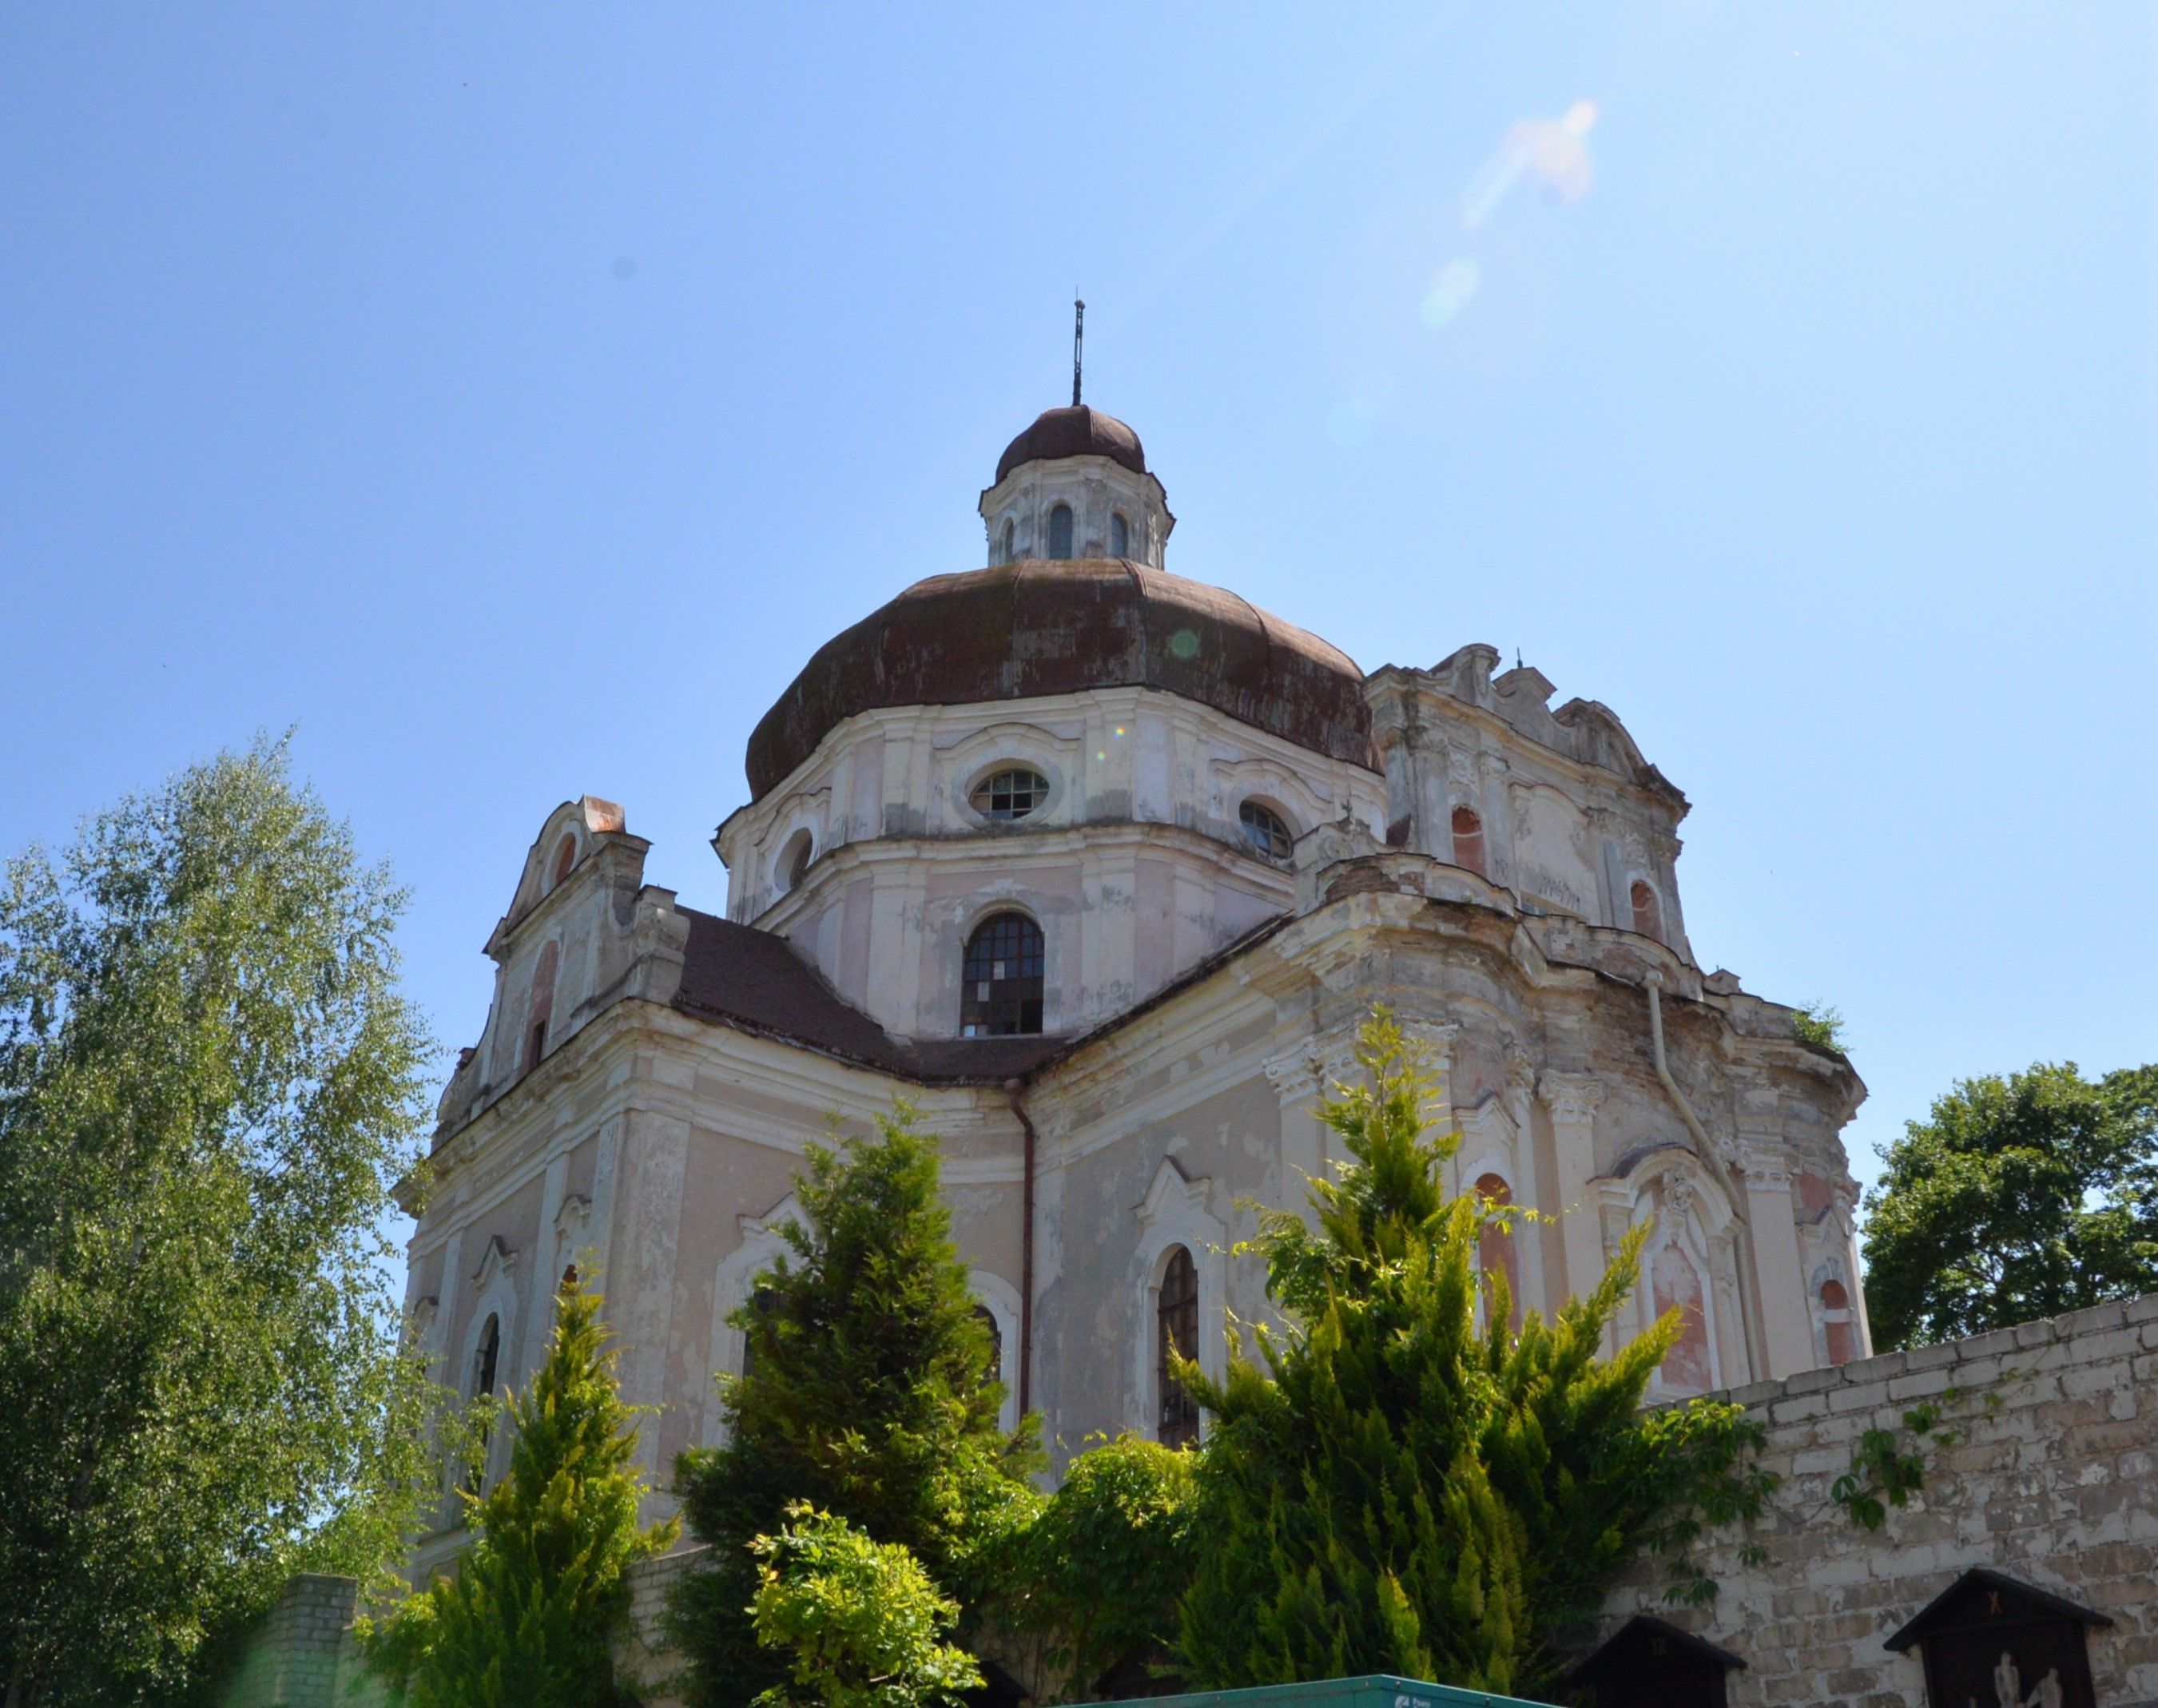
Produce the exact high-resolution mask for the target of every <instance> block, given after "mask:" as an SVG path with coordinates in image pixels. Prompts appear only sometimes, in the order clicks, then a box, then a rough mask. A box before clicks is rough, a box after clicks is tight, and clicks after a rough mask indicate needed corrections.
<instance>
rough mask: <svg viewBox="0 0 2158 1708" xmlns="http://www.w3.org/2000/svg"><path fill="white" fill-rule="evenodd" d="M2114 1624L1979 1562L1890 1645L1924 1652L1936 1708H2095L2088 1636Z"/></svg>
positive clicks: (1931, 1699)
mask: <svg viewBox="0 0 2158 1708" xmlns="http://www.w3.org/2000/svg"><path fill="white" fill-rule="evenodd" d="M2111 1623H2113V1621H2112V1620H2111V1619H2109V1618H2107V1617H2106V1616H2105V1615H2104V1613H2099V1612H2097V1611H2096V1610H2095V1609H2093V1608H2090V1607H2081V1606H2078V1604H2077V1603H2076V1602H2072V1601H2069V1600H2068V1599H2067V1598H2066V1597H2062V1596H2057V1595H2051V1594H2048V1593H2047V1592H2046V1591H2044V1590H2042V1589H2034V1588H2033V1587H2031V1586H2030V1585H2029V1584H2027V1583H2018V1582H2016V1580H2015V1579H2014V1578H2012V1577H2009V1576H2005V1575H2003V1574H2002V1573H2001V1572H1998V1571H1987V1570H1985V1568H1984V1567H1983V1566H1980V1567H1977V1568H1975V1569H1974V1570H1972V1571H1966V1572H1965V1573H1964V1575H1963V1576H1961V1577H1959V1578H1958V1579H1957V1580H1956V1581H1955V1582H1954V1583H1952V1584H1950V1585H1949V1587H1947V1588H1946V1589H1944V1590H1943V1591H1942V1592H1940V1594H1939V1595H1938V1596H1936V1597H1933V1600H1932V1601H1931V1602H1928V1604H1927V1606H1926V1608H1925V1611H1924V1612H1923V1613H1920V1614H1919V1615H1918V1618H1915V1619H1913V1620H1912V1621H1911V1623H1909V1624H1908V1625H1906V1626H1905V1627H1904V1628H1902V1630H1900V1631H1898V1632H1897V1633H1896V1634H1895V1635H1894V1636H1893V1637H1891V1638H1889V1639H1888V1645H1887V1646H1888V1647H1889V1648H1890V1649H1892V1650H1894V1651H1895V1652H1896V1653H1897V1654H1909V1653H1910V1652H1911V1651H1912V1650H1913V1649H1918V1651H1919V1652H1920V1654H1921V1656H1922V1658H1923V1663H1924V1665H1925V1669H1926V1700H1928V1702H1929V1703H1930V1704H1932V1705H1933V1708H1965V1705H1967V1704H1971V1703H1975V1704H1977V1705H1978V1708H2096V1705H2097V1700H2098V1697H2097V1693H2096V1692H2095V1691H2094V1690H2093V1688H2092V1685H2091V1669H2090V1655H2089V1652H2088V1649H2087V1648H2086V1646H2085V1643H2084V1641H2083V1638H2084V1633H2086V1632H2087V1631H2088V1629H2089V1628H2091V1627H2092V1626H2093V1625H2110V1624H2111Z"/></svg>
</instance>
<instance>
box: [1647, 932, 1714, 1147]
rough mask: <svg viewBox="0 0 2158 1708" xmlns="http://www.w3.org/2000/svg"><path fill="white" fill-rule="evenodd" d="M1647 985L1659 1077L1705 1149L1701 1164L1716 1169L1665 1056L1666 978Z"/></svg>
mask: <svg viewBox="0 0 2158 1708" xmlns="http://www.w3.org/2000/svg"><path fill="white" fill-rule="evenodd" d="M1644 983H1646V984H1647V985H1648V987H1649V1045H1650V1046H1651V1047H1652V1048H1653V1050H1655V1057H1656V1077H1657V1078H1658V1079H1659V1080H1660V1081H1663V1086H1664V1090H1665V1092H1666V1093H1668V1094H1669V1096H1670V1100H1671V1107H1673V1108H1675V1109H1676V1110H1677V1111H1678V1112H1679V1119H1680V1120H1681V1121H1683V1122H1686V1131H1687V1132H1688V1133H1691V1134H1692V1135H1693V1142H1694V1143H1695V1144H1696V1145H1698V1146H1699V1147H1700V1148H1701V1161H1703V1162H1704V1163H1706V1164H1709V1165H1710V1166H1711V1168H1712V1167H1714V1166H1715V1164H1716V1149H1715V1147H1714V1146H1712V1145H1711V1144H1710V1143H1709V1142H1708V1134H1707V1133H1706V1131H1705V1130H1704V1129H1703V1128H1702V1127H1701V1122H1699V1121H1697V1120H1696V1119H1695V1117H1694V1112H1693V1108H1692V1106H1691V1105H1690V1104H1689V1103H1688V1102H1686V1093H1685V1092H1684V1091H1680V1089H1679V1082H1678V1081H1676V1080H1675V1079H1673V1078H1672V1077H1671V1065H1670V1061H1669V1060H1666V1059H1665V1055H1664V1001H1663V997H1664V975H1663V974H1662V973H1657V972H1655V971H1651V972H1650V973H1649V976H1648V978H1646V979H1645V980H1644Z"/></svg>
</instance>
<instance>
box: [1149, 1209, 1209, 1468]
mask: <svg viewBox="0 0 2158 1708" xmlns="http://www.w3.org/2000/svg"><path fill="white" fill-rule="evenodd" d="M1172 1352H1173V1353H1174V1354H1175V1356H1177V1357H1179V1358H1196V1357H1197V1356H1198V1355H1199V1266H1198V1265H1197V1264H1195V1263H1194V1262H1192V1261H1191V1253H1190V1252H1189V1251H1186V1250H1185V1248H1184V1247H1183V1246H1171V1247H1170V1248H1169V1262H1168V1264H1167V1266H1166V1267H1164V1269H1163V1270H1162V1272H1161V1288H1160V1291H1159V1293H1157V1294H1156V1295H1155V1298H1154V1391H1155V1393H1156V1394H1157V1395H1158V1396H1159V1408H1158V1411H1157V1414H1156V1420H1155V1424H1154V1439H1155V1440H1157V1441H1159V1442H1161V1444H1162V1445H1163V1446H1164V1447H1190V1445H1192V1444H1193V1443H1194V1442H1196V1441H1197V1440H1198V1439H1199V1402H1198V1401H1196V1400H1195V1399H1193V1398H1192V1397H1191V1396H1190V1393H1189V1392H1188V1391H1186V1390H1185V1385H1184V1384H1183V1383H1181V1382H1180V1381H1179V1380H1177V1379H1176V1376H1175V1372H1174V1371H1173V1370H1171V1368H1170V1365H1169V1357H1170V1355H1171V1354H1172Z"/></svg>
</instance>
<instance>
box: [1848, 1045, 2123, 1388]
mask: <svg viewBox="0 0 2158 1708" xmlns="http://www.w3.org/2000/svg"><path fill="white" fill-rule="evenodd" d="M2152 1291H2158V1066H2150V1067H2140V1068H2127V1069H2123V1070H2121V1071H2118V1072H2115V1073H2109V1074H2108V1075H2106V1076H2104V1078H2103V1079H2101V1080H2099V1081H2096V1082H2093V1081H2089V1080H2087V1079H2085V1078H2083V1076H2082V1075H2081V1074H2079V1073H2078V1071H2076V1067H2075V1065H2074V1064H2073V1062H2070V1063H2065V1064H2062V1065H2059V1066H2054V1065H2051V1064H2048V1063H2044V1062H2039V1063H2036V1064H2034V1065H2033V1066H2032V1067H2031V1068H2030V1069H2029V1071H2026V1072H2024V1073H2018V1074H2011V1075H2009V1076H2007V1077H2006V1079H2003V1078H2001V1077H2000V1076H1997V1075H1988V1076H1985V1077H1982V1078H1979V1079H1973V1080H1962V1081H1958V1082H1957V1084H1956V1086H1955V1088H1954V1090H1953V1091H1950V1092H1949V1094H1948V1095H1947V1096H1946V1097H1942V1098H1940V1099H1939V1101H1937V1102H1935V1103H1934V1105H1933V1112H1932V1116H1931V1117H1930V1118H1929V1119H1928V1120H1925V1121H1913V1122H1908V1123H1906V1125H1905V1127H1904V1133H1903V1137H1902V1138H1900V1139H1898V1140H1897V1141H1896V1143H1894V1144H1892V1146H1890V1147H1889V1149H1888V1153H1887V1158H1886V1166H1885V1167H1884V1168H1883V1169H1882V1174H1881V1179H1880V1182H1879V1184H1877V1186H1876V1187H1875V1188H1874V1189H1873V1190H1872V1191H1871V1193H1870V1194H1868V1195H1867V1198H1866V1309H1867V1312H1868V1314H1869V1317H1870V1319H1871V1325H1872V1329H1873V1339H1874V1342H1875V1344H1877V1345H1878V1346H1879V1347H1881V1348H1882V1349H1884V1350H1887V1349H1892V1348H1898V1347H1908V1346H1918V1345H1923V1344H1927V1343H1929V1342H1932V1341H1937V1340H1952V1339H1957V1338H1958V1337H1959V1336H1962V1335H1966V1334H1983V1333H1984V1332H1985V1331H1986V1330H1987V1329H1999V1328H2006V1327H2007V1326H2009V1325H2010V1324H2016V1323H2026V1322H2029V1321H2031V1320H2032V1319H2033V1318H2038V1317H2050V1316H2056V1315H2057V1314H2059V1313H2061V1312H2062V1311H2073V1310H2078V1309H2080V1308H2082V1307H2083V1306H2085V1305H2093V1304H2099V1303H2104V1301H2106V1300H2108V1299H2118V1298H2132V1297H2134V1296H2135V1295H2136V1294H2138V1293H2150V1292H2152Z"/></svg>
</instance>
